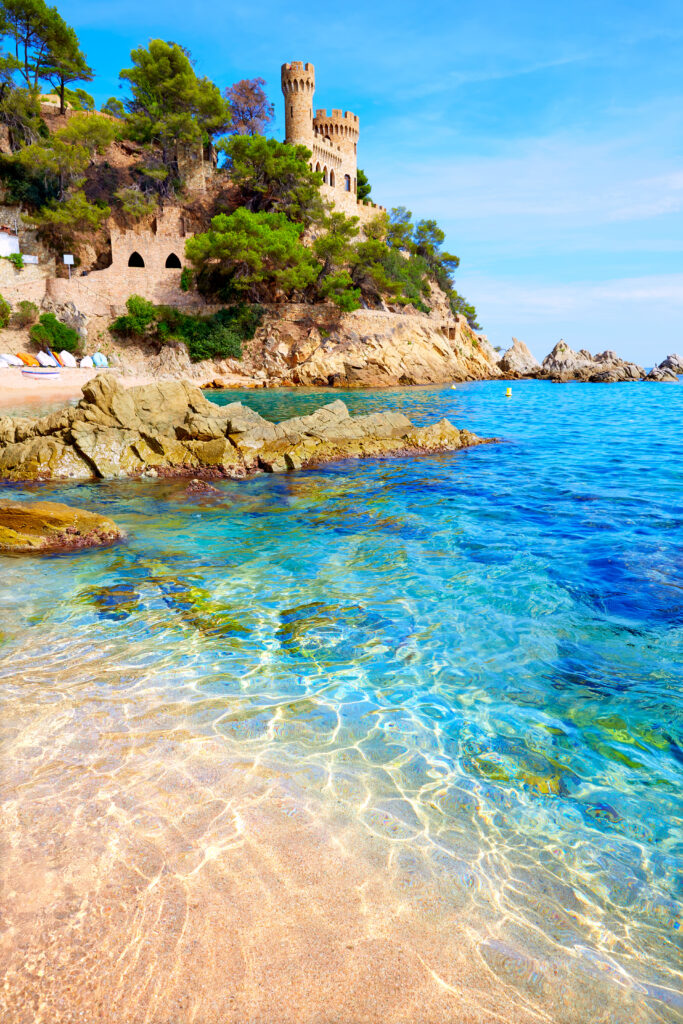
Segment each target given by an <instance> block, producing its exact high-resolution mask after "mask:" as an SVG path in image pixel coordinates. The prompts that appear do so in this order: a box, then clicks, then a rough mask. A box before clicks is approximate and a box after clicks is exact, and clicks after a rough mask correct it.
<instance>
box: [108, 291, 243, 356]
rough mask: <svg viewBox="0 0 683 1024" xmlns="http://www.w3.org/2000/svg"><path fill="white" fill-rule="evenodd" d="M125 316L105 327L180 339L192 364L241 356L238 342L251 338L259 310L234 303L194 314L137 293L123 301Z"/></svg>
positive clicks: (161, 341) (134, 334) (130, 333)
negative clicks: (155, 303) (204, 360)
mask: <svg viewBox="0 0 683 1024" xmlns="http://www.w3.org/2000/svg"><path fill="white" fill-rule="evenodd" d="M126 308H127V310H128V314H127V316H120V317H117V319H116V320H114V322H113V323H112V324H111V326H110V328H109V330H110V331H112V333H114V334H123V335H126V336H128V337H137V338H140V337H145V338H148V339H149V340H150V341H156V342H157V343H158V344H161V345H163V344H165V343H166V342H168V341H171V340H172V339H174V338H175V339H178V340H179V341H183V342H184V343H185V345H186V346H187V350H188V352H189V353H190V359H191V360H192V362H194V363H198V362H201V360H203V359H226V358H232V359H241V357H242V342H243V341H246V340H248V339H249V338H253V336H254V333H255V331H256V328H257V327H258V325H259V324H260V323H261V320H262V318H263V309H262V308H261V307H260V306H252V305H248V304H247V303H238V304H237V305H234V306H230V307H229V308H227V309H221V310H219V311H218V312H217V313H214V314H213V315H212V316H194V315H192V314H190V313H183V312H182V311H181V310H179V309H176V308H175V307H174V306H155V305H154V304H153V303H152V302H148V301H147V299H143V298H141V297H140V296H139V295H131V297H130V298H129V299H128V301H127V302H126Z"/></svg>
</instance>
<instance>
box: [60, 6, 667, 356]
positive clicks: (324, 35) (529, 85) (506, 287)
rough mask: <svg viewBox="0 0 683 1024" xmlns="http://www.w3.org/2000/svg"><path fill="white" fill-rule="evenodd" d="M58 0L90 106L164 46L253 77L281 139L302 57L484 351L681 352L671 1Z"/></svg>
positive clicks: (321, 103) (207, 68)
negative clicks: (86, 63) (145, 49)
mask: <svg viewBox="0 0 683 1024" xmlns="http://www.w3.org/2000/svg"><path fill="white" fill-rule="evenodd" d="M56 2H57V6H58V7H59V8H60V10H61V12H62V14H63V15H64V17H66V18H67V20H68V21H69V22H70V23H71V24H72V25H73V26H74V27H75V28H76V30H77V31H78V33H79V36H80V37H81V40H82V43H83V46H84V49H85V51H86V52H87V54H88V57H89V59H90V62H91V64H92V65H93V66H94V67H95V69H96V72H97V76H98V77H97V79H96V81H95V82H94V83H93V86H92V91H94V93H95V95H96V98H97V99H98V101H102V100H104V99H106V98H107V97H108V96H110V95H116V94H117V91H118V81H117V75H118V71H119V69H120V68H121V67H125V66H127V64H128V56H129V53H130V50H131V48H132V47H133V46H136V45H140V44H141V43H142V44H144V43H146V42H147V40H148V39H150V38H152V37H155V36H158V37H161V38H165V39H172V40H175V41H177V42H180V43H182V44H183V45H185V46H187V47H189V49H190V50H191V51H192V53H193V56H194V57H195V59H196V60H197V65H198V70H199V71H200V72H201V73H204V74H207V75H209V76H210V77H211V78H213V79H214V80H215V81H216V82H217V83H218V84H219V85H220V86H221V87H223V86H226V85H229V84H230V83H232V82H233V81H235V80H237V79H239V78H243V77H254V76H256V75H260V76H262V77H263V78H265V79H266V81H267V83H268V91H269V93H270V95H271V97H272V98H273V100H274V101H275V103H276V109H277V112H278V123H277V124H276V126H275V132H274V133H275V134H276V135H278V136H279V137H281V136H282V133H283V124H282V102H281V101H282V97H281V94H280V89H279V68H280V64H281V63H282V62H283V61H286V60H309V61H312V62H313V63H314V64H315V67H316V81H317V89H316V96H315V106H316V107H327V109H330V108H331V107H333V106H334V107H342V108H343V109H345V110H352V111H353V112H354V113H356V114H358V115H359V117H360V119H361V139H360V145H359V163H360V165H361V166H362V167H364V169H365V171H366V172H367V173H368V175H369V177H370V180H371V182H372V184H373V198H374V199H375V200H376V201H378V202H381V203H382V204H383V205H386V206H388V207H390V206H396V205H399V204H401V205H405V206H407V207H408V208H409V209H411V210H412V211H413V213H414V215H415V217H435V218H436V219H437V220H438V221H439V223H440V224H441V225H442V226H443V227H444V229H445V230H446V232H447V246H448V248H449V250H450V251H452V252H455V253H457V254H458V255H459V256H460V258H461V267H460V271H459V273H458V279H457V285H458V288H459V290H460V291H461V292H462V293H463V294H464V295H465V296H466V297H467V298H468V299H469V300H470V301H472V302H474V304H475V305H476V306H477V309H478V311H479V319H480V322H481V324H482V326H483V328H484V330H485V331H486V332H487V333H488V335H489V337H490V338H491V340H492V342H493V343H494V344H496V345H503V346H505V347H507V345H508V344H509V343H510V338H511V336H512V335H515V336H516V337H519V338H522V339H524V340H525V341H526V342H527V343H528V344H529V346H530V348H531V349H532V351H534V352H535V353H536V355H537V356H539V357H541V356H543V355H544V354H545V353H546V352H548V351H549V350H550V349H551V348H552V346H553V345H554V344H555V342H556V341H557V340H559V338H560V337H564V339H565V340H566V341H567V342H568V343H569V344H570V345H572V346H573V347H574V348H589V349H591V351H602V350H603V349H605V348H614V349H616V350H617V351H618V352H619V353H620V354H621V355H624V356H628V357H630V358H633V359H637V360H638V361H639V362H641V363H643V364H645V365H651V364H652V363H653V362H655V361H659V360H661V359H662V358H663V357H664V355H666V354H667V353H668V352H671V351H676V350H678V351H680V352H683V4H681V2H680V0H652V2H651V3H649V4H645V2H644V0H637V2H635V0H600V2H599V3H596V2H595V0H592V2H586V0H574V2H573V3H571V4H560V3H558V2H557V0H556V2H555V3H553V2H548V0H543V2H541V0H518V2H517V3H515V4H512V3H510V2H509V0H507V2H502V0H480V2H479V3H478V4H477V5H474V4H460V5H458V4H457V3H434V2H432V3H430V2H429V0H425V2H422V3H418V2H413V0H410V2H403V3H401V2H396V0H393V2H391V3H389V2H386V0H375V2H374V3H372V4H367V5H364V6H363V7H359V6H358V5H352V6H351V7H348V8H347V11H348V13H346V11H345V9H344V6H343V5H339V4H334V5H332V4H325V3H324V2H322V3H321V2H317V3H310V2H308V0H303V2H300V3H298V4H288V5H286V6H285V5H283V4H278V3H273V2H271V0H261V2H260V3H252V4H242V3H240V4H237V3H236V4H226V3H220V2H219V3H216V2H215V0H212V2H210V0H182V2H181V0H166V2H164V3H159V2H155V0H153V2H149V0H148V2H147V3H146V4H143V3H140V2H139V0H116V2H113V0H69V2H68V3H65V2H60V0H56Z"/></svg>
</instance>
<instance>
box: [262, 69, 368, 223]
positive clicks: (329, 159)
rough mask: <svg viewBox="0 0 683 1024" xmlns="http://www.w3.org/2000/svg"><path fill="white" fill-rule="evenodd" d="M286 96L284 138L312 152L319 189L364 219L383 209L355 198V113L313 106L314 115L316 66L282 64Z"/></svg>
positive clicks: (348, 212) (351, 212) (343, 207)
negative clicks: (318, 177)
mask: <svg viewBox="0 0 683 1024" xmlns="http://www.w3.org/2000/svg"><path fill="white" fill-rule="evenodd" d="M281 83H282V92H283V95H284V98H285V142H288V143H290V144H291V145H293V146H306V148H307V149H310V150H311V153H312V154H313V155H312V157H311V170H313V171H319V172H320V173H321V174H322V176H323V184H322V186H321V191H322V193H323V195H324V196H325V198H326V199H329V200H330V201H331V202H332V203H333V205H334V206H335V208H336V209H338V210H341V211H343V212H344V213H346V214H348V215H349V216H355V217H359V218H360V221H361V223H362V224H363V223H367V222H368V221H369V220H372V219H373V217H375V216H377V214H378V213H380V212H383V211H384V207H383V206H376V205H375V204H374V203H371V202H370V201H369V200H364V201H363V202H359V201H358V181H357V174H358V171H357V168H358V161H357V153H358V135H359V124H358V116H357V115H356V114H352V113H351V112H350V111H348V110H347V111H346V113H343V112H342V111H341V110H333V111H332V113H331V114H328V113H327V111H326V110H316V112H315V116H313V93H314V92H315V68H314V67H313V65H312V64H304V63H303V62H302V61H299V60H293V61H292V62H291V63H290V64H283V65H282V68H281Z"/></svg>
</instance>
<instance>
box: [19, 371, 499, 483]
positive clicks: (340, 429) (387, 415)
mask: <svg viewBox="0 0 683 1024" xmlns="http://www.w3.org/2000/svg"><path fill="white" fill-rule="evenodd" d="M479 443H481V442H480V439H479V438H477V437H475V436H474V435H473V434H469V433H468V432H467V431H461V430H458V428H457V427H453V426H452V425H451V424H450V423H448V421H447V420H442V421H441V422H440V423H437V424H433V425H431V426H428V427H420V428H416V427H414V426H413V424H412V423H411V421H410V420H409V419H408V418H407V417H406V416H404V415H402V414H401V413H397V412H377V413H370V414H369V415H366V416H350V415H349V410H348V409H347V407H346V405H345V404H344V403H343V402H342V401H339V400H338V401H336V402H331V403H330V404H329V405H325V406H323V407H322V408H320V409H317V410H316V411H315V412H313V413H311V414H310V415H308V416H295V417H292V418H291V419H288V420H284V421H283V422H282V423H271V422H269V421H268V420H266V419H264V417H263V416H260V415H259V414H258V413H257V412H255V411H254V410H253V409H250V408H249V407H248V406H245V405H242V404H241V403H240V402H231V403H230V404H229V405H225V406H218V405H215V404H214V403H213V402H209V401H208V400H207V399H206V398H205V396H204V395H203V394H202V392H201V390H200V389H199V388H198V387H195V386H194V385H192V384H189V383H187V382H186V381H167V382H162V383H157V384H150V385H146V386H138V387H132V388H128V389H125V388H124V387H123V386H122V385H121V383H120V381H118V380H116V379H115V378H112V377H111V376H99V377H96V378H94V379H93V380H90V381H88V382H87V383H86V385H85V386H84V388H83V398H82V399H81V401H80V403H79V404H78V406H77V407H76V408H72V407H67V408H66V409H62V410H60V411H58V412H56V413H52V414H51V415H50V416H47V417H43V418H41V419H37V420H18V419H15V420H12V419H10V418H8V417H4V418H3V419H2V420H1V421H0V479H2V478H5V479H9V480H34V479H48V480H60V479H73V478H81V479H84V478H85V479H87V478H91V479H92V478H103V479H112V478H116V477H130V476H133V477H135V476H147V477H150V476H151V477H172V476H180V477H182V476H186V477H191V478H192V479H205V478H221V477H228V478H232V479H241V478H243V477H245V476H247V475H249V474H251V473H255V472H257V471H258V470H264V471H266V472H286V471H289V470H293V469H299V468H301V467H303V466H306V465H313V464H316V463H320V462H329V461H330V460H332V459H340V458H361V457H364V456H369V455H391V454H399V453H405V452H415V453H421V452H426V451H444V450H457V449H458V448H462V447H464V446H465V445H469V444H479Z"/></svg>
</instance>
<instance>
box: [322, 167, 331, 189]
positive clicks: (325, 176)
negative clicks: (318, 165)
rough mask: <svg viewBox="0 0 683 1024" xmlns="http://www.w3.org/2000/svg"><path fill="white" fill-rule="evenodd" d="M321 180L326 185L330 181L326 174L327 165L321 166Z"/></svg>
mask: <svg viewBox="0 0 683 1024" xmlns="http://www.w3.org/2000/svg"><path fill="white" fill-rule="evenodd" d="M323 181H324V182H325V184H326V185H329V183H330V179H329V177H328V174H327V167H323Z"/></svg>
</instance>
